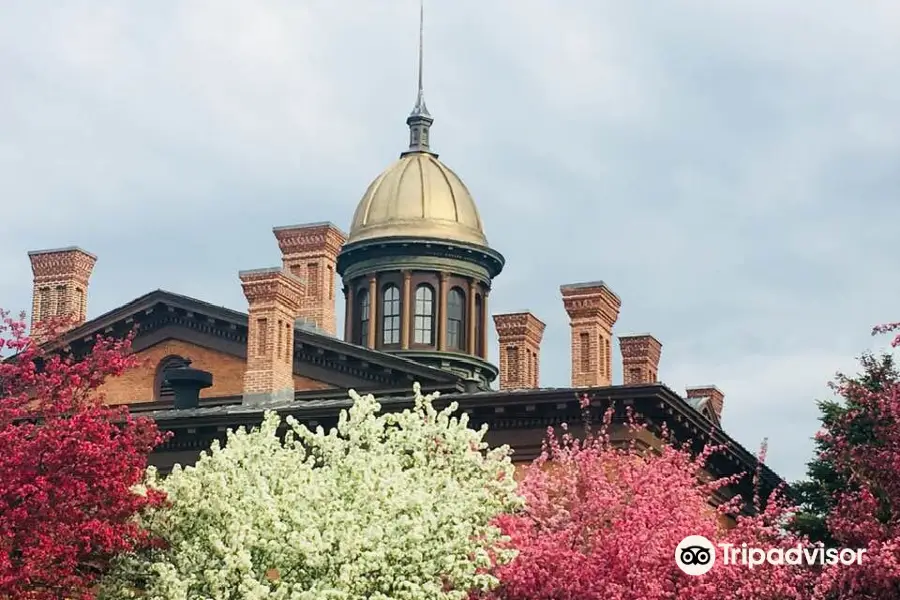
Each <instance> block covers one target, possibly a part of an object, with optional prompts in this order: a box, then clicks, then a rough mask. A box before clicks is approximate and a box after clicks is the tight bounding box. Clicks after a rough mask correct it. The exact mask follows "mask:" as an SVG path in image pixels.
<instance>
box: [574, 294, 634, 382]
mask: <svg viewBox="0 0 900 600" xmlns="http://www.w3.org/2000/svg"><path fill="white" fill-rule="evenodd" d="M560 292H561V293H562V297H563V304H564V306H565V308H566V313H568V315H569V325H570V327H571V328H572V341H571V358H572V387H590V386H606V385H612V330H613V325H615V323H616V321H617V320H618V318H619V308H620V307H621V306H622V302H621V300H619V297H618V296H616V295H615V294H614V293H613V291H612V290H610V289H609V288H608V287H607V286H606V284H605V283H603V282H602V281H596V282H590V283H574V284H570V285H564V286H561V287H560Z"/></svg>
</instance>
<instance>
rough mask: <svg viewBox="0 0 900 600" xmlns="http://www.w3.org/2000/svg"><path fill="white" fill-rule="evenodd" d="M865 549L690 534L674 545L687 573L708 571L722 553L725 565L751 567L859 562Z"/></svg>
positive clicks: (680, 563) (679, 562)
mask: <svg viewBox="0 0 900 600" xmlns="http://www.w3.org/2000/svg"><path fill="white" fill-rule="evenodd" d="M865 552H866V551H865V550H864V549H858V550H854V549H851V548H840V549H839V548H825V547H824V546H823V545H822V544H818V545H815V546H803V545H801V544H797V545H796V546H793V547H790V548H771V549H769V550H765V549H763V548H755V547H753V546H748V545H747V544H741V545H740V546H738V545H735V544H713V543H712V542H710V541H709V540H708V539H706V538H705V537H703V536H702V535H689V536H688V537H686V538H684V539H683V540H681V543H679V544H678V546H677V547H676V548H675V564H677V565H678V568H679V569H681V570H682V571H684V572H685V573H687V574H688V575H703V574H705V573H708V572H709V571H710V570H711V569H712V568H713V565H715V563H716V554H717V553H718V554H720V555H721V562H722V564H724V565H744V566H746V567H747V568H749V569H752V568H754V567H758V566H761V565H765V564H769V565H776V566H780V565H823V566H824V565H828V566H833V565H837V564H842V565H859V564H862V559H863V554H865Z"/></svg>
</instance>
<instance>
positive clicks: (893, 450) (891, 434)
mask: <svg viewBox="0 0 900 600" xmlns="http://www.w3.org/2000/svg"><path fill="white" fill-rule="evenodd" d="M898 329H900V324H892V325H886V326H882V327H877V328H875V330H874V333H876V334H877V333H884V332H889V331H896V330H898ZM898 345H900V337H897V338H895V339H894V342H893V346H894V347H896V346H898ZM834 387H835V389H836V391H837V393H838V395H840V396H841V397H842V398H844V399H845V403H844V405H843V410H842V411H840V412H837V413H836V416H834V417H833V418H831V419H827V420H825V419H823V429H822V431H821V432H820V433H819V435H818V436H817V440H818V442H819V454H818V457H817V458H818V460H819V461H820V462H824V463H827V464H830V465H833V469H834V471H835V472H837V473H840V474H841V475H842V477H844V479H845V480H846V482H847V483H846V486H844V487H843V488H839V489H836V490H834V491H833V492H832V494H831V495H830V498H829V508H830V511H829V513H828V516H827V518H826V521H825V522H826V526H827V529H828V531H829V533H830V535H831V537H832V538H833V539H834V541H835V543H836V544H837V545H840V546H843V547H861V548H866V554H865V560H864V561H862V563H861V564H859V565H853V566H852V567H846V568H841V569H835V570H834V571H833V572H830V573H829V574H828V576H827V577H826V578H825V581H824V582H823V584H822V586H821V587H822V589H823V590H826V592H827V593H828V594H830V596H829V597H833V598H852V599H853V600H857V599H859V600H869V599H871V600H876V599H878V600H880V599H882V598H900V380H898V379H897V377H896V374H895V373H894V372H893V370H891V372H890V377H885V378H883V380H882V381H880V382H879V385H874V386H873V385H869V381H868V380H867V379H865V378H858V379H848V378H844V377H839V378H838V379H837V381H836V383H835V385H834Z"/></svg>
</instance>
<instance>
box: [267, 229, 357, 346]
mask: <svg viewBox="0 0 900 600" xmlns="http://www.w3.org/2000/svg"><path fill="white" fill-rule="evenodd" d="M272 232H273V233H274V234H275V238H276V239H277V240H278V247H279V248H281V255H282V261H283V264H284V268H285V269H287V270H288V271H290V272H291V273H293V274H294V275H296V276H297V277H300V278H301V279H303V280H304V281H305V282H306V294H305V296H304V297H303V300H302V302H301V305H300V315H299V317H300V318H301V319H303V320H305V321H306V322H307V323H309V324H311V325H315V326H316V327H318V328H319V329H321V330H323V331H324V332H326V333H328V334H329V335H336V333H337V312H336V309H335V306H336V304H337V301H336V300H335V298H336V296H335V292H334V288H335V271H334V270H335V266H336V264H337V256H338V254H339V253H340V251H341V247H342V246H343V245H344V242H346V241H347V236H346V234H344V232H343V231H341V230H340V229H338V228H337V227H336V226H335V225H334V224H333V223H328V222H326V223H307V224H305V225H288V226H286V227H275V228H274V229H273V230H272Z"/></svg>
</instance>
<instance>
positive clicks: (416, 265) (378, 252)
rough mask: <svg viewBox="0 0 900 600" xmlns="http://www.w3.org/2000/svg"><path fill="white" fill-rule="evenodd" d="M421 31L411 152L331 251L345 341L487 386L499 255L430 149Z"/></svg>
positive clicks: (492, 373)
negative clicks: (343, 306) (342, 301)
mask: <svg viewBox="0 0 900 600" xmlns="http://www.w3.org/2000/svg"><path fill="white" fill-rule="evenodd" d="M420 19H421V14H420ZM419 35H420V37H419V91H418V97H417V99H416V104H415V107H414V108H413V111H412V113H411V114H410V115H409V117H408V118H407V120H406V122H407V125H409V138H410V139H409V149H408V150H406V151H405V152H403V153H402V154H401V155H400V158H399V159H398V160H397V161H395V162H394V163H393V164H392V165H390V166H389V167H388V168H387V169H385V170H384V171H383V172H382V173H381V174H380V175H379V176H378V177H376V178H375V180H374V181H373V182H372V183H371V185H369V187H368V189H367V190H366V192H365V194H363V197H362V199H361V200H360V202H359V205H358V206H357V208H356V212H355V213H354V215H353V222H352V224H351V226H350V234H349V237H348V239H347V243H346V244H345V245H344V247H343V249H342V251H341V254H340V255H339V256H338V262H337V271H338V273H339V274H340V275H341V277H342V278H343V282H344V294H345V297H346V300H347V311H346V325H345V338H346V339H347V341H349V342H353V343H356V344H360V345H363V346H367V347H369V348H375V349H378V350H381V351H384V352H390V353H392V354H397V355H400V356H404V357H406V358H410V359H412V360H416V361H418V362H421V363H424V364H428V365H430V366H436V367H440V368H443V369H447V370H450V371H453V372H456V373H458V374H460V375H462V376H464V377H468V378H470V379H473V380H476V381H477V382H478V383H479V384H480V385H481V386H482V387H485V388H487V387H488V386H489V384H490V382H491V381H493V380H494V379H495V378H496V377H497V368H496V367H495V366H494V365H492V364H490V363H489V362H487V347H488V341H487V340H488V337H487V332H488V325H489V323H490V321H489V316H488V308H487V301H488V295H489V292H490V288H491V281H492V280H493V278H494V277H496V276H497V275H498V274H499V273H500V271H501V270H502V269H503V263H504V260H503V256H502V255H501V254H500V253H499V252H497V251H495V250H492V249H491V248H490V247H489V246H488V242H487V238H486V236H485V234H484V230H483V227H482V222H481V217H480V216H479V214H478V209H477V207H476V206H475V202H474V200H473V199H472V195H471V194H470V193H469V190H468V188H466V185H465V184H464V183H463V182H462V180H461V179H460V178H459V176H458V175H456V173H454V172H453V170H451V169H450V168H449V167H448V166H447V165H445V164H444V163H443V162H441V161H440V160H438V155H437V154H435V153H434V152H432V151H431V146H430V128H431V125H432V123H433V122H434V119H433V118H432V117H431V115H430V114H429V113H428V109H427V108H426V106H425V98H424V94H423V88H422V44H421V42H422V38H421V35H422V30H421V20H420V30H419Z"/></svg>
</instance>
